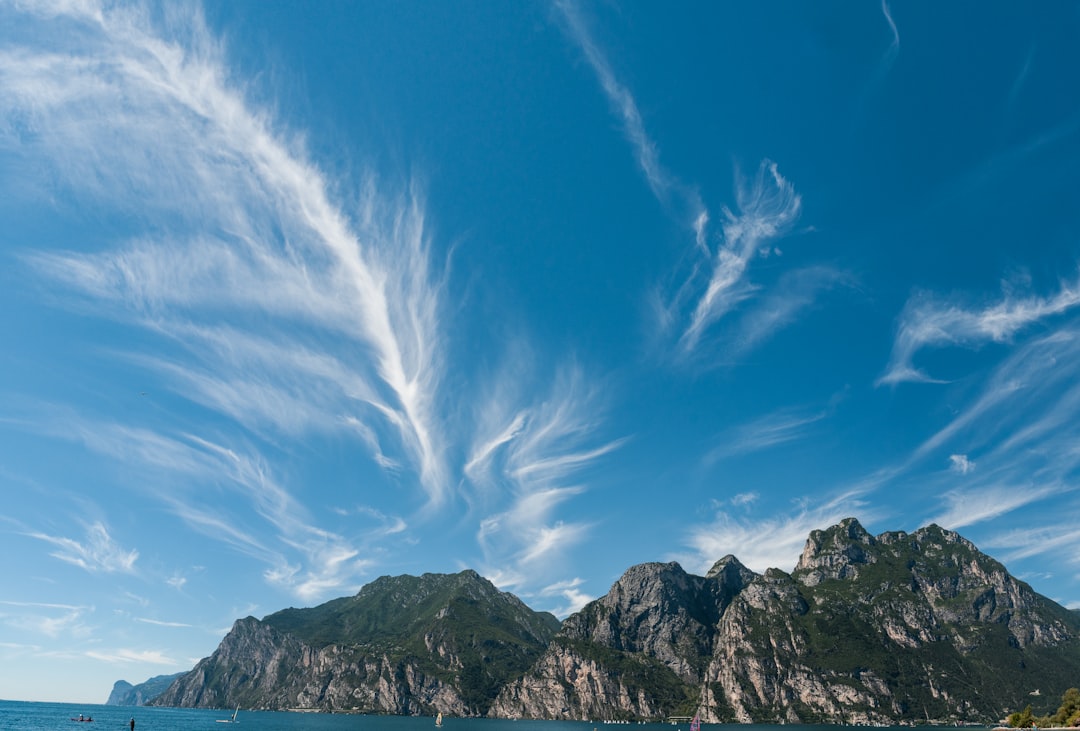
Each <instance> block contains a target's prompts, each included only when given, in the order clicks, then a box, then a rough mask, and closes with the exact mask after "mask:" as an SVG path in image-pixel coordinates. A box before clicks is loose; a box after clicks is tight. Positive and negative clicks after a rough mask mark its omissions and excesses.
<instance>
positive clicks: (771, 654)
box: [491, 519, 1080, 724]
mask: <svg viewBox="0 0 1080 731" xmlns="http://www.w3.org/2000/svg"><path fill="white" fill-rule="evenodd" d="M1078 635H1080V623H1078V622H1077V617H1076V615H1075V614H1074V613H1071V612H1067V611H1066V610H1064V609H1062V608H1061V607H1059V606H1058V605H1056V604H1054V603H1053V602H1050V601H1048V600H1046V599H1045V598H1043V597H1040V596H1039V595H1037V594H1035V592H1033V591H1032V590H1031V589H1030V587H1028V586H1027V585H1026V584H1024V583H1023V582H1020V581H1017V580H1016V579H1014V578H1013V577H1011V576H1010V575H1009V574H1008V572H1007V571H1005V569H1004V567H1003V566H1002V565H1001V564H1000V563H998V562H997V561H995V560H993V559H992V558H990V557H989V556H986V555H984V554H982V553H980V552H979V551H978V550H977V549H976V548H975V547H974V546H973V545H972V544H971V543H970V542H968V541H967V540H965V539H964V538H962V537H961V536H959V535H958V534H956V533H953V532H951V531H946V530H943V529H941V528H940V527H938V526H933V525H931V526H928V527H926V528H922V529H919V530H918V531H915V532H914V533H911V534H908V533H904V532H890V533H883V534H881V535H879V536H873V535H871V534H870V533H868V532H867V531H866V530H865V529H864V528H863V526H862V525H860V524H859V522H858V521H857V520H855V519H847V520H844V521H842V522H840V523H839V524H837V525H835V526H832V527H831V528H829V529H826V530H821V531H814V532H813V533H812V534H811V535H810V536H809V538H808V540H807V542H806V547H805V549H804V551H803V553H802V556H801V557H800V559H799V562H798V564H797V566H796V568H795V570H794V571H793V572H792V573H791V574H790V575H789V574H786V573H784V572H782V571H778V570H776V569H770V570H769V571H767V572H766V573H765V574H764V575H761V576H758V575H756V574H754V573H753V572H750V571H748V570H747V569H745V567H743V566H742V565H741V564H739V563H738V562H737V561H736V560H734V559H733V558H732V557H725V558H724V559H722V560H721V561H719V562H717V564H716V565H715V566H714V567H713V569H712V570H710V571H709V573H708V574H707V576H706V577H705V578H701V577H695V576H692V575H689V574H686V573H685V572H683V571H682V570H681V569H680V568H679V567H678V566H677V565H675V564H644V565H642V566H635V567H633V568H632V569H630V570H628V571H627V572H626V573H625V574H624V575H623V576H622V577H621V578H620V579H619V581H618V582H616V583H615V585H614V586H612V589H611V591H610V592H609V593H608V594H607V595H606V596H604V597H602V598H601V599H598V600H597V601H595V602H593V603H591V604H589V605H588V606H586V607H585V608H584V609H583V610H582V611H581V612H579V613H578V614H577V615H574V616H572V617H569V618H567V620H566V621H565V622H564V623H563V630H562V631H561V632H560V634H559V635H558V636H557V637H556V639H555V640H554V641H553V643H552V646H551V647H550V648H549V649H548V651H547V652H546V653H545V654H544V656H543V658H541V660H540V661H539V662H538V663H537V664H536V665H535V666H534V667H533V669H532V670H531V671H530V672H529V673H527V674H526V675H525V676H524V677H523V678H522V679H521V680H519V681H517V682H514V683H511V684H510V685H508V686H507V687H506V688H505V689H504V690H503V692H502V693H501V694H500V696H499V698H498V700H497V701H496V703H495V704H494V705H493V706H492V709H491V714H492V715H503V716H510V717H522V716H524V717H543V718H574V719H608V718H614V719H623V718H625V719H649V718H652V719H657V718H662V717H665V716H669V715H691V714H692V713H694V712H695V711H700V712H701V714H702V718H703V720H707V721H712V722H731V721H738V722H744V723H745V722H823V723H845V724H876V723H892V722H896V721H915V720H924V721H925V720H926V719H928V718H929V719H937V720H941V721H945V722H954V721H980V722H990V721H995V720H997V719H999V718H1001V717H1002V715H1003V714H1004V713H1005V712H1006V711H1007V710H1009V709H1016V708H1022V707H1023V706H1024V705H1026V703H1027V701H1028V700H1029V697H1028V695H1027V693H1028V691H1029V690H1030V689H1031V688H1042V689H1043V691H1044V692H1045V691H1046V690H1047V689H1048V688H1052V689H1053V691H1052V693H1051V695H1054V696H1056V695H1058V694H1060V692H1062V691H1063V690H1064V689H1065V688H1066V687H1069V685H1068V684H1069V683H1073V684H1075V680H1074V677H1075V675H1076V674H1077V673H1078V672H1080V641H1078V639H1077V638H1078Z"/></svg>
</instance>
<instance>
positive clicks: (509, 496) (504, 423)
mask: <svg viewBox="0 0 1080 731" xmlns="http://www.w3.org/2000/svg"><path fill="white" fill-rule="evenodd" d="M517 382H518V380H517V378H515V377H510V376H509V375H508V376H507V377H504V378H502V379H501V380H499V381H498V384H497V385H496V387H495V388H494V389H493V392H492V395H491V397H490V398H489V399H487V400H486V401H485V406H484V407H483V408H482V410H481V413H480V414H479V415H478V419H479V422H480V427H479V428H478V429H477V430H476V433H477V435H478V436H477V438H476V441H475V444H474V445H473V447H472V449H471V451H470V453H469V456H468V458H467V460H466V465H465V468H464V472H465V475H466V477H467V479H468V480H469V482H470V484H472V485H473V486H474V487H475V488H476V489H477V490H478V497H477V501H478V503H479V504H480V505H481V506H483V505H487V504H490V503H491V502H492V501H493V500H494V501H496V502H498V503H499V504H501V506H502V507H499V508H497V509H496V510H495V511H494V512H493V513H491V514H489V515H487V517H485V518H483V519H482V521H481V524H480V530H479V533H478V540H479V543H480V546H481V548H482V550H483V553H484V557H485V561H486V562H487V563H488V564H489V566H490V567H491V568H490V569H488V570H487V571H486V572H485V573H486V574H487V575H488V576H489V577H492V579H493V581H496V583H498V584H499V585H500V586H517V585H519V584H521V583H522V582H523V581H524V577H526V576H530V575H532V576H534V577H535V575H536V574H537V572H540V573H543V574H546V573H548V572H551V571H553V570H554V569H555V567H557V566H558V559H559V558H560V557H561V556H564V555H565V554H566V552H567V551H569V550H570V549H572V548H573V547H574V546H576V545H578V544H580V543H581V542H582V541H583V540H584V538H585V536H586V535H587V532H588V529H589V524H588V523H582V522H565V521H561V520H557V519H555V517H554V516H555V511H556V509H557V508H558V507H559V506H560V505H562V504H563V503H565V502H566V501H567V500H569V499H571V498H573V497H574V496H576V495H578V494H580V493H581V492H582V491H583V490H584V486H583V485H582V484H581V483H580V482H579V481H578V479H577V478H578V477H579V475H580V474H581V473H582V471H584V470H586V469H588V468H589V467H591V466H592V465H594V464H595V463H596V462H597V461H598V460H600V459H601V458H603V457H604V456H605V455H607V454H609V453H610V452H612V451H614V450H615V449H618V448H619V446H620V445H621V444H622V443H623V442H624V440H623V439H613V440H607V441H604V440H602V439H599V440H598V438H597V436H596V434H597V431H598V426H599V421H598V419H599V416H598V414H599V413H600V412H601V409H600V406H599V401H600V395H599V394H598V393H597V392H596V391H595V390H594V389H592V388H590V387H589V386H588V385H586V382H585V378H584V375H583V373H582V372H581V370H580V369H579V368H577V367H570V368H567V369H564V370H563V371H562V372H561V373H560V375H559V376H558V378H557V379H556V381H555V383H554V385H553V386H552V388H551V391H550V393H549V394H548V396H547V398H546V399H544V400H543V401H539V402H536V403H534V404H533V405H531V406H527V407H523V408H517V407H514V406H512V405H513V404H519V403H522V399H521V398H520V394H514V393H513V391H514V390H515V386H513V385H512V384H514V383H517Z"/></svg>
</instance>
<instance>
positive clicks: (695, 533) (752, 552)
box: [672, 489, 874, 574]
mask: <svg viewBox="0 0 1080 731" xmlns="http://www.w3.org/2000/svg"><path fill="white" fill-rule="evenodd" d="M865 493H866V490H860V489H854V490H848V491H846V492H842V493H839V494H836V495H834V496H832V497H831V498H827V499H825V500H824V501H815V502H814V503H813V504H811V502H810V501H809V500H806V501H803V503H802V504H801V505H799V506H798V509H797V510H796V512H793V513H791V514H789V515H781V516H776V517H770V518H767V519H765V520H753V519H750V518H745V519H737V518H734V517H732V516H731V515H729V514H728V513H726V512H724V511H722V510H720V511H718V512H717V514H716V516H715V518H714V519H713V521H712V522H711V523H707V524H703V525H698V526H694V527H692V528H691V529H690V530H689V531H688V533H687V535H688V538H687V544H688V546H689V548H690V553H684V554H676V555H674V556H673V557H672V558H673V559H674V560H676V561H679V562H680V563H681V564H682V565H683V566H685V567H687V570H688V571H691V572H694V573H698V574H704V573H705V572H706V571H708V570H709V569H710V568H711V567H712V565H713V564H714V563H716V561H718V560H719V559H721V558H723V557H724V556H726V555H728V554H731V555H734V556H736V557H737V558H738V559H739V561H741V562H742V563H743V564H744V565H745V566H746V567H747V568H749V569H751V570H753V571H756V572H758V573H762V572H764V571H765V570H766V569H768V568H779V569H782V570H784V571H791V570H792V569H794V568H795V564H796V563H797V562H798V560H799V556H800V555H801V553H802V549H803V547H804V546H805V544H806V537H807V536H808V535H810V532H811V531H813V530H818V529H821V528H828V527H829V526H832V525H835V524H837V523H838V522H840V521H841V520H843V519H844V518H849V517H852V516H857V517H859V519H860V520H871V519H873V517H874V511H873V510H872V509H871V508H870V506H869V505H868V504H867V502H866V500H865V499H864V495H865Z"/></svg>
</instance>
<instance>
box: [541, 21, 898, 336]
mask: <svg viewBox="0 0 1080 731" xmlns="http://www.w3.org/2000/svg"><path fill="white" fill-rule="evenodd" d="M555 7H556V9H557V10H558V11H559V14H560V17H561V19H562V22H563V26H564V27H565V29H566V32H567V34H568V35H569V37H570V38H571V39H572V40H573V41H574V42H575V43H576V44H577V46H578V47H579V48H580V49H581V51H582V53H583V55H584V57H585V59H586V61H587V62H588V64H589V66H590V68H591V69H592V70H593V73H594V74H595V75H596V78H597V80H598V82H599V84H600V87H601V89H602V90H603V92H604V95H605V96H606V98H607V100H608V102H609V104H610V105H611V108H612V110H613V112H614V114H615V115H616V116H617V117H618V119H619V120H620V122H621V123H622V126H623V131H624V133H625V136H626V140H627V142H628V143H629V145H630V147H631V149H632V150H633V151H634V155H635V158H636V159H637V162H638V166H639V167H640V169H641V172H642V175H643V176H644V178H645V180H646V181H647V183H648V185H649V188H650V190H651V191H652V193H653V195H654V196H655V197H656V199H657V200H658V201H660V202H661V204H663V205H665V206H667V207H672V206H673V204H677V205H675V208H676V213H677V217H678V220H679V221H680V223H682V224H684V225H687V226H688V227H689V228H691V229H692V231H693V233H694V245H695V247H694V251H693V255H692V256H691V257H690V258H689V264H688V272H687V273H684V275H683V276H681V277H677V279H678V282H677V284H676V286H675V287H674V288H673V289H672V290H671V291H661V292H657V293H656V294H655V295H654V298H653V311H654V313H655V315H656V320H657V322H658V324H659V327H660V329H661V330H662V331H664V332H669V331H673V332H674V333H675V337H676V340H677V342H678V350H679V351H680V352H681V354H682V356H683V357H687V356H689V355H690V354H692V353H693V352H694V351H695V350H696V349H697V348H698V345H699V344H700V343H701V341H702V339H703V337H704V336H705V334H706V332H707V331H708V330H709V328H710V327H712V326H713V325H715V324H716V323H717V322H718V321H720V320H721V319H723V318H724V317H725V316H727V315H729V314H730V313H731V312H733V311H735V310H736V309H738V308H739V307H740V306H742V305H743V304H744V303H745V302H746V301H747V300H751V299H756V298H758V297H759V289H760V288H761V285H757V284H754V283H753V282H751V281H749V279H748V276H747V274H748V271H749V268H750V265H751V262H752V261H753V260H754V259H755V258H765V257H768V256H770V255H774V254H777V253H778V250H777V249H776V248H775V247H774V246H773V242H775V241H776V240H777V239H779V238H781V237H783V236H785V235H786V234H788V233H789V232H790V231H791V229H792V228H793V226H794V224H795V222H796V221H797V220H798V218H799V215H800V212H801V209H802V198H801V196H800V195H799V194H798V193H797V192H796V191H795V189H794V187H793V186H792V185H791V183H790V182H789V181H788V180H787V179H785V178H784V177H783V176H782V175H781V174H780V172H779V170H778V168H777V166H776V164H775V163H773V162H772V161H770V160H764V161H762V163H761V165H760V167H759V169H758V171H757V174H756V175H755V176H754V177H753V178H752V179H749V180H747V179H745V178H743V177H742V176H741V175H740V176H737V180H736V186H735V187H736V206H735V210H734V211H732V210H731V209H729V208H727V207H724V208H723V211H722V212H723V220H722V221H721V224H720V227H721V235H720V237H719V243H718V244H713V243H712V239H713V234H711V232H710V230H709V227H710V224H711V222H712V216H711V214H710V213H709V209H708V207H707V206H706V205H705V204H704V202H703V201H702V200H701V197H700V195H699V194H698V192H697V190H696V189H695V188H693V187H692V186H690V185H687V184H686V183H684V182H683V181H682V180H680V179H679V178H678V177H677V176H676V175H675V174H673V173H672V172H671V171H670V170H668V169H667V168H666V167H665V166H664V165H663V164H662V163H661V161H660V154H659V151H658V145H657V143H656V141H655V140H654V139H653V138H652V136H650V134H649V132H648V130H647V128H646V124H645V121H644V119H643V118H642V115H641V112H640V110H639V107H638V104H637V101H636V100H635V98H634V94H633V92H632V91H631V90H630V88H629V87H628V86H627V85H626V84H625V83H623V82H622V81H621V80H620V78H619V75H618V74H617V73H616V72H615V70H614V69H613V67H612V65H611V63H610V61H609V60H608V58H607V55H606V54H605V53H604V51H603V49H602V48H601V47H600V45H599V44H598V43H597V42H596V40H595V38H594V37H593V34H592V33H591V32H590V30H589V24H588V22H587V18H586V16H585V14H584V12H583V11H582V9H581V7H579V5H578V4H577V3H575V2H573V0H559V1H558V2H556V3H555ZM882 7H883V11H884V12H885V14H886V17H887V18H889V20H890V22H891V16H890V15H889V14H888V6H887V5H885V4H883V6H882ZM892 27H893V29H894V31H895V25H893V26H892ZM897 42H898V40H897ZM844 276H845V275H843V274H841V273H839V272H835V271H831V270H827V269H826V268H824V267H818V268H812V269H807V270H804V271H803V272H801V273H797V274H793V275H790V276H787V277H785V281H783V282H781V283H780V284H779V286H778V287H777V291H769V292H768V296H767V297H765V298H763V300H762V301H761V302H760V303H759V306H758V307H756V308H753V309H752V310H751V311H750V313H749V314H748V315H747V317H746V319H745V321H744V322H743V324H742V328H741V332H740V333H739V334H738V335H737V336H736V337H734V338H731V340H733V341H734V342H736V349H737V350H738V351H739V354H740V355H741V354H744V353H745V352H747V351H749V350H751V349H753V348H754V347H756V346H757V345H759V344H760V343H762V342H764V341H765V340H767V339H768V338H769V337H770V336H771V335H772V334H773V333H775V332H777V331H778V330H780V329H782V328H783V327H785V326H787V325H789V324H790V323H791V322H793V321H794V319H795V316H796V314H797V313H798V312H799V311H800V310H802V309H804V308H806V307H807V306H809V305H810V304H811V303H812V302H813V301H814V298H815V296H816V293H817V292H818V291H821V290H823V289H826V288H828V287H829V286H830V282H829V281H828V280H833V282H835V281H838V280H841V279H843V278H844Z"/></svg>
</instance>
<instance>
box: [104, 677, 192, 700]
mask: <svg viewBox="0 0 1080 731" xmlns="http://www.w3.org/2000/svg"><path fill="white" fill-rule="evenodd" d="M182 675H183V673H175V674H173V675H156V676H154V677H153V678H150V679H149V680H146V681H145V682H142V683H139V684H138V685H132V684H131V683H129V682H127V681H126V680H118V681H116V683H114V684H113V688H112V692H111V693H109V699H108V700H107V701H105V705H107V706H143V705H146V704H147V703H149V702H150V701H152V700H153V699H154V698H157V697H158V696H159V695H161V694H162V693H163V692H164V691H165V689H166V688H168V687H169V685H170V684H171V683H172V682H173V681H174V680H176V679H177V678H179V677H180V676H182Z"/></svg>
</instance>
